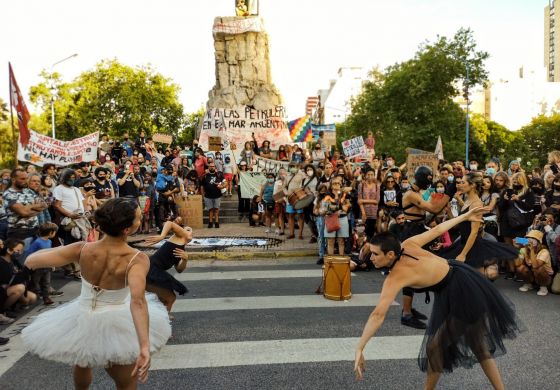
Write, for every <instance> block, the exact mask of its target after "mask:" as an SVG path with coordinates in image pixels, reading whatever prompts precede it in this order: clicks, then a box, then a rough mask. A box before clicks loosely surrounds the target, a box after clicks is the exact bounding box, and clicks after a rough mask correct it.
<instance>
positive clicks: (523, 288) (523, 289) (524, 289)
mask: <svg viewBox="0 0 560 390" xmlns="http://www.w3.org/2000/svg"><path fill="white" fill-rule="evenodd" d="M532 289H533V285H532V284H531V283H525V284H524V285H523V286H521V287H519V291H521V292H527V291H530V290H532Z"/></svg>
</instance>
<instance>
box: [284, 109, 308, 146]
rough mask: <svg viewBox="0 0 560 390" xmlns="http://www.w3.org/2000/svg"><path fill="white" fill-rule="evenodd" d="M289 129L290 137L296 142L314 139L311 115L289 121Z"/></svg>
mask: <svg viewBox="0 0 560 390" xmlns="http://www.w3.org/2000/svg"><path fill="white" fill-rule="evenodd" d="M288 130H290V137H291V138H292V141H294V142H309V141H313V132H312V129H311V117H310V116H309V115H306V116H302V117H301V118H298V119H295V120H293V121H290V122H288Z"/></svg>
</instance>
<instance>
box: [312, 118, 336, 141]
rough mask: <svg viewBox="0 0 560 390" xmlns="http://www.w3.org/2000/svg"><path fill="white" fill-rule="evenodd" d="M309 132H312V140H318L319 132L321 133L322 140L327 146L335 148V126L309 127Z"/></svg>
mask: <svg viewBox="0 0 560 390" xmlns="http://www.w3.org/2000/svg"><path fill="white" fill-rule="evenodd" d="M311 130H312V132H313V139H314V140H318V139H319V132H320V131H322V132H323V140H324V141H325V143H326V144H327V145H328V146H335V145H336V125H335V124H334V123H333V124H330V125H314V124H312V125H311Z"/></svg>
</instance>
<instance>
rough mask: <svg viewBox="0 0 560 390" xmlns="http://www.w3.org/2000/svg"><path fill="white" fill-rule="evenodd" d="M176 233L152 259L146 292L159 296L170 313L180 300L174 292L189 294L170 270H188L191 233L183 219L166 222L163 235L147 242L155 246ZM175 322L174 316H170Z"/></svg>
mask: <svg viewBox="0 0 560 390" xmlns="http://www.w3.org/2000/svg"><path fill="white" fill-rule="evenodd" d="M169 233H173V234H172V235H171V237H169V239H168V240H167V241H166V242H164V243H163V245H162V246H161V247H160V248H159V249H158V250H157V251H156V253H154V254H153V255H152V256H150V270H149V271H148V275H147V276H146V291H149V292H152V293H154V294H156V295H157V296H158V298H159V300H160V301H161V303H163V304H164V305H165V307H166V308H167V311H168V312H169V313H171V308H172V306H173V303H175V300H176V299H177V297H176V295H175V292H177V294H179V295H184V294H186V293H187V292H188V290H187V288H186V287H185V285H184V284H183V283H181V282H180V281H178V280H177V279H175V278H174V277H173V275H171V274H170V273H169V272H167V270H169V269H170V268H171V267H174V268H175V270H176V271H177V272H178V273H181V272H183V271H184V270H185V268H187V261H188V255H187V253H186V252H185V245H187V244H188V243H189V242H190V241H191V240H192V229H191V228H190V227H188V226H184V223H183V219H182V218H181V217H177V218H175V220H173V221H167V222H166V223H165V224H164V225H163V229H162V230H161V234H160V235H158V236H150V237H148V238H146V240H145V242H146V244H147V245H154V244H156V243H158V242H160V241H162V240H164V239H165V237H166V236H167V234H169ZM170 318H171V319H173V316H171V315H170Z"/></svg>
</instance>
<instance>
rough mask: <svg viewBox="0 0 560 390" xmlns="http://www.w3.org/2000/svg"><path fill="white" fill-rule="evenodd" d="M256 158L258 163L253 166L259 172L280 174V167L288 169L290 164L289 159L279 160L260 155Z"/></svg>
mask: <svg viewBox="0 0 560 390" xmlns="http://www.w3.org/2000/svg"><path fill="white" fill-rule="evenodd" d="M256 160H257V163H256V164H255V167H254V168H253V169H254V170H255V171H257V172H264V173H267V172H272V173H274V174H275V175H277V174H278V171H279V170H280V168H284V169H285V170H286V171H287V170H288V165H289V164H290V163H289V162H287V161H278V160H272V159H269V158H264V157H260V156H256Z"/></svg>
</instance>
